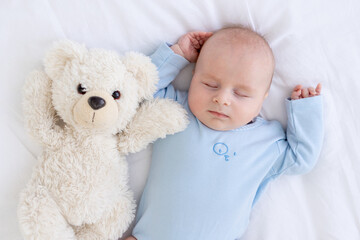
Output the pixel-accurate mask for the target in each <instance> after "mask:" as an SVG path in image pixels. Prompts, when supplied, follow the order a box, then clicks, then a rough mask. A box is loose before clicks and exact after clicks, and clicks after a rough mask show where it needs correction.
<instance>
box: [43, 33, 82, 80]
mask: <svg viewBox="0 0 360 240" xmlns="http://www.w3.org/2000/svg"><path fill="white" fill-rule="evenodd" d="M86 52H87V49H86V47H85V46H84V45H82V44H79V43H75V42H72V41H70V40H63V41H59V42H55V43H54V45H53V46H52V48H51V49H50V50H49V51H48V52H47V53H46V56H45V60H44V66H45V72H46V74H47V75H48V76H49V77H50V78H51V79H57V78H58V77H60V76H61V74H62V73H63V71H64V68H65V66H66V64H67V63H68V62H71V61H72V60H73V59H78V60H79V61H80V62H81V61H82V58H83V56H84V55H85V53H86Z"/></svg>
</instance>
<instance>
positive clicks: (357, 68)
mask: <svg viewBox="0 0 360 240" xmlns="http://www.w3.org/2000/svg"><path fill="white" fill-rule="evenodd" d="M359 13H360V2H359V0H343V1H337V0H313V1H301V0H292V1H287V0H273V1H266V0H251V1H250V0H247V1H246V0H236V1H235V0H234V1H231V0H222V1H217V0H208V1H200V0H196V1H190V0H186V1H167V0H154V1H145V0H144V1H138V0H133V1H130V0H124V1H100V0H98V1H85V0H83V1H70V0H63V1H61V0H58V1H45V0H38V1H31V2H30V1H25V0H24V1H6V0H5V1H1V3H0V54H1V55H0V56H1V58H0V84H1V86H0V91H1V92H0V97H1V98H0V104H1V108H2V111H1V113H0V136H1V137H0V140H1V144H0V156H1V168H0V177H1V179H0V187H1V188H0V191H1V192H0V196H1V197H0V211H1V212H0V226H1V227H0V239H21V234H20V232H19V228H18V224H17V219H16V206H17V202H18V194H19V192H20V191H21V189H22V188H24V186H25V184H26V182H27V181H28V179H29V177H30V174H31V171H32V167H33V166H34V165H35V163H36V156H37V154H38V153H39V151H40V147H39V145H37V143H36V142H34V141H33V140H32V139H30V138H29V137H28V135H27V134H26V133H25V131H24V128H23V118H22V113H21V88H22V85H23V83H24V79H25V77H26V75H27V74H28V73H29V72H30V71H31V70H32V69H34V68H41V67H42V66H41V61H42V58H43V56H44V53H45V51H46V49H48V48H49V46H50V45H51V44H52V42H53V41H55V40H58V39H63V38H69V39H72V40H75V41H78V42H82V43H85V44H86V45H87V46H88V47H100V48H106V49H112V50H115V51H117V52H119V53H122V52H125V51H129V50H137V51H141V52H143V53H145V54H150V53H151V52H152V51H154V50H155V48H156V47H157V46H158V45H159V44H160V43H161V42H162V41H168V42H175V41H176V39H177V38H178V37H179V36H180V35H182V34H184V33H186V32H188V31H191V30H206V31H213V30H216V29H219V28H221V27H223V26H226V25H228V24H235V23H241V24H244V25H247V26H250V27H251V28H253V29H254V30H256V31H258V32H260V33H262V34H263V35H264V36H265V37H266V38H267V39H268V41H269V43H270V45H271V47H272V48H273V51H274V54H275V58H276V71H275V76H274V79H273V85H272V87H271V90H270V95H269V97H268V98H267V100H266V102H265V103H264V106H263V109H262V111H261V115H262V116H263V117H265V118H267V119H277V120H279V121H281V122H282V123H283V124H284V126H285V123H286V115H285V107H284V100H283V99H284V98H286V97H287V96H288V95H289V93H290V91H291V89H292V88H293V87H294V86H295V85H296V84H299V83H301V84H303V85H305V86H310V85H312V86H314V85H315V84H316V83H318V82H321V83H322V84H323V96H324V114H325V139H324V146H323V149H322V153H321V156H320V159H319V162H318V164H317V165H316V167H315V169H314V170H313V171H312V172H311V173H309V174H307V175H304V176H291V177H290V176H283V177H281V178H280V179H278V180H276V181H274V182H273V183H271V184H270V186H269V188H268V189H267V191H266V192H265V194H264V195H263V197H262V198H261V199H260V201H259V203H258V204H257V205H256V206H255V208H254V210H253V212H252V215H251V219H250V224H249V228H248V230H247V232H246V234H245V236H244V237H243V238H242V239H245V240H262V239H269V240H279V239H294V240H295V239H299V240H303V239H307V240H312V239H314V240H315V239H316V240H317V239H320V240H321V239H346V240H356V239H360V190H359V189H360V174H359V173H360V150H359V147H358V146H359V144H360V140H359V135H360V124H359V121H358V120H357V119H358V118H360V110H359V106H358V104H359V103H360V95H359V92H360V82H359V79H358V78H359V76H360V74H359V73H360V14H359ZM191 68H192V65H189V67H187V68H185V69H184V70H183V71H182V72H181V74H180V75H179V77H178V78H177V80H176V86H177V87H179V88H182V89H186V88H187V87H188V84H189V77H190V75H191ZM309 134H311V133H309ZM150 154H151V147H149V148H148V149H146V150H144V151H142V152H140V153H137V154H133V155H131V156H129V157H128V160H129V164H130V176H131V179H130V185H131V187H132V189H133V190H134V192H135V195H136V199H137V200H139V198H140V195H141V192H142V189H143V187H144V184H145V181H146V176H147V171H148V168H149V164H150ZM184 239H186V236H184Z"/></svg>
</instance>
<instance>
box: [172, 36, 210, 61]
mask: <svg viewBox="0 0 360 240" xmlns="http://www.w3.org/2000/svg"><path fill="white" fill-rule="evenodd" d="M211 36H212V32H189V33H187V34H185V35H183V36H181V37H180V39H179V41H178V42H177V43H176V44H174V45H172V46H171V49H172V50H173V51H174V52H175V53H176V54H178V55H180V56H183V57H184V58H186V60H188V61H189V62H196V60H197V58H198V56H199V52H200V49H201V47H202V46H203V45H204V43H205V42H206V40H208V39H209V37H211Z"/></svg>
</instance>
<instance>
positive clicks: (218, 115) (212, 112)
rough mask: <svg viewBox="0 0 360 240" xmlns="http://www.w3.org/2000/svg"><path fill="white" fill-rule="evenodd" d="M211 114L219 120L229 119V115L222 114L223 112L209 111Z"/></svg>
mask: <svg viewBox="0 0 360 240" xmlns="http://www.w3.org/2000/svg"><path fill="white" fill-rule="evenodd" d="M208 112H209V113H211V114H212V115H213V116H215V117H218V118H229V116H228V115H226V114H224V113H222V112H217V111H210V110H209V111H208Z"/></svg>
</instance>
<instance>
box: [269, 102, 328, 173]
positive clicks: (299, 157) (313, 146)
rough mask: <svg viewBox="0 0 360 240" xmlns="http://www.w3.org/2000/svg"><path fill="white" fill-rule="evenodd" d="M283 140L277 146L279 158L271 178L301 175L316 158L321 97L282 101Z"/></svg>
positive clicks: (320, 135) (320, 136)
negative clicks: (284, 106)
mask: <svg viewBox="0 0 360 240" xmlns="http://www.w3.org/2000/svg"><path fill="white" fill-rule="evenodd" d="M286 110H287V115H288V121H287V130H286V138H285V139H282V140H279V141H278V142H277V145H278V149H279V157H278V159H277V161H276V162H275V164H274V165H273V167H272V171H271V175H272V176H273V177H275V176H276V175H280V174H289V175H293V174H305V173H308V172H309V171H311V170H312V168H313V167H314V166H315V164H316V162H317V159H318V158H319V155H320V152H321V147H322V143H323V136H324V130H323V112H322V96H315V97H308V98H303V99H299V100H288V99H287V100H286Z"/></svg>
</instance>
